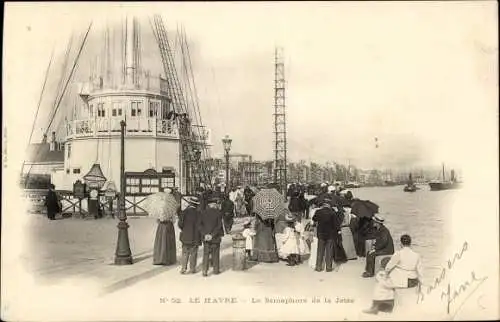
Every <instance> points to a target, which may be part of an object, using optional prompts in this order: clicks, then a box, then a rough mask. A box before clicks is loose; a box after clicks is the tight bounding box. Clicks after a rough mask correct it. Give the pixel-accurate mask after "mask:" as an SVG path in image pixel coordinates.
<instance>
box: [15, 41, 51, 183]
mask: <svg viewBox="0 0 500 322" xmlns="http://www.w3.org/2000/svg"><path fill="white" fill-rule="evenodd" d="M53 57H54V49H53V48H52V53H51V55H50V60H49V64H48V66H47V70H46V71H45V79H44V81H43V85H42V90H41V91H40V97H39V98H38V105H37V108H36V112H35V119H34V120H33V125H32V126H31V133H30V136H29V138H28V147H29V146H30V144H31V139H32V137H33V132H34V131H35V124H36V119H37V117H38V112H39V111H40V106H41V104H42V98H43V94H44V92H45V85H46V84H47V79H48V78H49V70H50V66H51V65H52V59H53ZM39 153H40V151H37V157H38V155H39ZM25 163H26V161H23V164H22V166H21V175H22V174H23V170H24V165H25ZM30 171H31V168H30ZM28 175H29V172H28ZM27 184H28V180H26V182H25V187H26V186H27Z"/></svg>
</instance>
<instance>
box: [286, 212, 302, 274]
mask: <svg viewBox="0 0 500 322" xmlns="http://www.w3.org/2000/svg"><path fill="white" fill-rule="evenodd" d="M285 220H286V224H287V227H286V228H285V230H284V231H283V246H282V252H283V254H284V256H286V259H287V262H288V263H287V265H288V266H294V265H298V264H299V240H298V238H297V234H296V231H295V228H294V226H295V223H294V218H293V215H292V214H287V215H286V216H285Z"/></svg>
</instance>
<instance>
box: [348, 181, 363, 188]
mask: <svg viewBox="0 0 500 322" xmlns="http://www.w3.org/2000/svg"><path fill="white" fill-rule="evenodd" d="M360 186H361V185H360V184H359V183H357V182H353V181H351V182H348V183H346V184H345V187H346V188H347V189H352V188H359V187H360Z"/></svg>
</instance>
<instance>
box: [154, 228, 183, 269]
mask: <svg viewBox="0 0 500 322" xmlns="http://www.w3.org/2000/svg"><path fill="white" fill-rule="evenodd" d="M176 261H177V257H176V247H175V230H174V225H173V224H172V222H171V221H160V222H159V223H158V228H156V237H155V244H154V248H153V265H172V264H175V262H176Z"/></svg>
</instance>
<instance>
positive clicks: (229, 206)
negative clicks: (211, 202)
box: [221, 198, 234, 217]
mask: <svg viewBox="0 0 500 322" xmlns="http://www.w3.org/2000/svg"><path fill="white" fill-rule="evenodd" d="M221 211H222V214H223V215H224V216H225V217H234V203H233V202H232V201H231V200H229V199H228V198H226V199H223V200H222V202H221Z"/></svg>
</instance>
